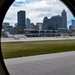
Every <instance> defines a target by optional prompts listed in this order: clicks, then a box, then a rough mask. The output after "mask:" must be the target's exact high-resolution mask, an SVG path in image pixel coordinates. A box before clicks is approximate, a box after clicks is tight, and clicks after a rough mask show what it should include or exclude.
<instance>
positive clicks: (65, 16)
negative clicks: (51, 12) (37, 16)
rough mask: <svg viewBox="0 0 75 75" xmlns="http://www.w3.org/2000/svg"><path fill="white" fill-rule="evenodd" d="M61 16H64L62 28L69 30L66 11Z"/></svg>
mask: <svg viewBox="0 0 75 75" xmlns="http://www.w3.org/2000/svg"><path fill="white" fill-rule="evenodd" d="M61 15H62V28H67V13H66V11H65V10H64V9H63V11H62V13H61Z"/></svg>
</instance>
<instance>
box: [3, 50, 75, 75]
mask: <svg viewBox="0 0 75 75" xmlns="http://www.w3.org/2000/svg"><path fill="white" fill-rule="evenodd" d="M4 61H5V64H6V67H7V69H8V71H9V73H10V75H75V51H72V52H62V53H55V54H46V55H37V56H29V57H21V58H13V59H5V60H4Z"/></svg>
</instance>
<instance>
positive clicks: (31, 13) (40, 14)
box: [4, 0, 74, 26]
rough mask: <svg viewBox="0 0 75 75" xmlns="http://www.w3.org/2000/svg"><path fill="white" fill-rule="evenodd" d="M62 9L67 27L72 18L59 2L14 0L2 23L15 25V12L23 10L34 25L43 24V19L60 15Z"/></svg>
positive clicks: (54, 0) (49, 0)
mask: <svg viewBox="0 0 75 75" xmlns="http://www.w3.org/2000/svg"><path fill="white" fill-rule="evenodd" d="M63 9H65V10H66V12H67V19H68V22H67V25H68V26H69V25H70V24H71V19H74V17H73V15H72V13H71V12H70V11H69V9H68V8H67V7H66V6H65V5H64V4H63V3H62V2H60V1H59V0H15V2H14V3H13V4H12V5H11V7H10V8H9V10H8V12H7V14H6V16H5V19H4V22H9V23H10V24H11V25H14V24H15V23H17V12H18V11H20V10H24V11H26V17H28V18H30V20H31V22H33V23H34V24H36V23H37V22H43V18H44V17H46V16H47V17H48V18H51V17H52V16H55V15H61V12H62V10H63Z"/></svg>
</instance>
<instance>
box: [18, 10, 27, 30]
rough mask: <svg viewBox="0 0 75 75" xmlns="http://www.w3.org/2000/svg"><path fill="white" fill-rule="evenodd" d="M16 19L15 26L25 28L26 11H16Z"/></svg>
mask: <svg viewBox="0 0 75 75" xmlns="http://www.w3.org/2000/svg"><path fill="white" fill-rule="evenodd" d="M17 21H18V25H17V28H20V29H26V12H25V11H22V10H21V11H19V12H18V13H17Z"/></svg>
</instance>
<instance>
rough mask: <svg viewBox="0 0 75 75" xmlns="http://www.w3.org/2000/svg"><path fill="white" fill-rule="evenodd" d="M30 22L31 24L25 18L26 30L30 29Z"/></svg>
mask: <svg viewBox="0 0 75 75" xmlns="http://www.w3.org/2000/svg"><path fill="white" fill-rule="evenodd" d="M30 22H31V21H30V19H29V18H27V19H26V28H27V29H30Z"/></svg>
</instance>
